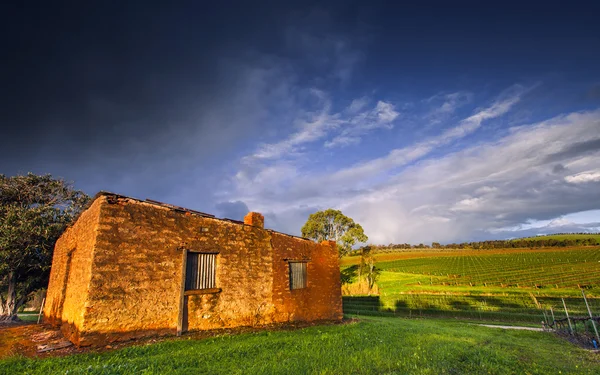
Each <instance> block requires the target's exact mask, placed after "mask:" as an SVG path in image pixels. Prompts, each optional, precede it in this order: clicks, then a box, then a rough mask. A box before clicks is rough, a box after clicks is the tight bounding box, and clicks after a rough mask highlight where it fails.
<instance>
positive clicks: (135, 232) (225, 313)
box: [80, 197, 273, 345]
mask: <svg viewBox="0 0 600 375" xmlns="http://www.w3.org/2000/svg"><path fill="white" fill-rule="evenodd" d="M99 200H101V201H102V203H101V205H102V212H101V219H100V226H99V234H98V239H97V247H98V251H97V252H96V258H95V261H94V267H93V272H92V273H93V276H92V282H91V285H90V296H89V303H88V305H87V307H86V312H85V331H86V334H83V335H82V336H86V338H85V339H84V340H82V341H81V342H80V344H82V345H86V344H94V343H95V342H97V341H106V340H113V339H119V340H122V339H127V338H130V337H135V336H138V335H139V336H142V335H148V334H153V333H162V332H164V333H175V330H176V328H177V320H178V314H179V301H180V293H181V289H180V288H181V282H182V271H183V256H182V254H183V249H184V248H185V249H189V250H192V251H216V252H218V253H219V254H218V255H217V267H216V270H217V274H216V286H217V287H218V288H221V289H222V291H221V292H220V293H218V294H208V295H193V296H189V297H186V298H187V299H188V327H189V329H190V330H193V329H209V328H218V327H233V326H240V325H251V324H261V323H268V322H270V321H272V318H271V315H272V311H273V306H272V303H271V290H272V282H273V281H272V280H273V278H272V267H271V265H272V258H271V256H272V255H271V251H270V242H269V240H270V236H269V234H268V232H266V231H264V230H260V229H258V228H254V227H251V226H245V225H241V224H236V223H231V222H226V221H222V220H216V219H211V218H205V217H200V216H196V215H184V214H182V213H180V212H175V211H172V210H169V209H167V208H163V207H157V206H156V205H152V204H148V203H143V202H137V201H133V200H128V199H118V200H117V202H116V203H110V202H109V200H108V198H107V197H100V198H99ZM202 228H206V229H204V230H205V231H203V230H202ZM113 333H119V335H118V336H116V335H114V334H113Z"/></svg>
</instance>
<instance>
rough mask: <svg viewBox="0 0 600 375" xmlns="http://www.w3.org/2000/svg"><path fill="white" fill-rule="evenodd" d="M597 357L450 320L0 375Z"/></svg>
mask: <svg viewBox="0 0 600 375" xmlns="http://www.w3.org/2000/svg"><path fill="white" fill-rule="evenodd" d="M599 360H600V358H599V357H598V354H595V353H591V352H588V351H585V350H582V349H579V348H577V347H575V346H573V345H572V344H570V343H568V342H566V341H562V340H561V339H559V338H557V337H555V336H553V335H552V334H550V333H545V332H529V331H516V330H501V329H497V328H486V327H479V326H476V325H472V324H468V323H464V322H459V321H453V320H436V319H431V320H420V319H402V318H363V319H362V320H361V321H360V322H358V323H351V324H345V325H329V326H317V327H309V328H304V329H299V330H292V331H271V332H269V331H265V332H259V333H247V334H240V335H233V336H220V337H215V338H210V339H203V340H191V339H190V340H186V339H185V337H184V338H183V339H180V340H170V341H166V342H162V343H157V344H149V345H144V346H138V347H135V346H134V347H129V348H125V349H121V350H115V351H112V352H105V353H101V354H79V355H72V356H69V357H63V358H47V359H25V358H12V359H8V360H3V361H0V373H1V374H196V373H203V374H560V373H562V374H594V373H596V374H597V373H600V363H599Z"/></svg>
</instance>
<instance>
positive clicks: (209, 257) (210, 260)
mask: <svg viewBox="0 0 600 375" xmlns="http://www.w3.org/2000/svg"><path fill="white" fill-rule="evenodd" d="M218 255H219V253H218V252H214V251H202V250H198V251H196V250H187V251H186V255H185V267H184V273H185V274H184V278H183V290H184V294H185V295H190V294H206V293H218V292H220V291H221V289H220V288H217V267H218ZM203 256H206V259H204V261H203V262H202V258H203ZM191 257H195V258H196V262H195V266H192V268H193V269H190V260H191V259H190V258H191ZM202 270H204V272H205V275H204V278H202V277H201V274H202ZM189 271H193V272H194V273H195V278H194V281H193V282H194V283H195V288H192V287H189V288H188V286H189V284H190V279H189V277H190V274H189ZM206 273H212V274H210V275H209V276H208V280H207V279H206V277H207V276H206ZM202 280H204V282H203V281H202ZM203 284H204V286H205V287H204V288H200V287H201V286H203Z"/></svg>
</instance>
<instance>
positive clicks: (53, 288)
mask: <svg viewBox="0 0 600 375" xmlns="http://www.w3.org/2000/svg"><path fill="white" fill-rule="evenodd" d="M99 213H100V202H98V201H95V202H94V203H93V204H92V205H91V206H90V207H89V208H88V209H87V210H86V211H85V212H83V213H82V214H81V216H80V217H79V219H78V220H77V222H76V223H75V224H73V226H71V227H69V228H67V230H66V231H65V233H63V235H62V236H61V237H60V238H59V239H58V241H57V242H56V246H55V248H54V255H53V257H52V268H51V270H50V281H49V284H48V293H47V294H46V303H45V305H44V319H45V321H46V322H48V323H51V324H55V325H59V324H62V327H63V331H64V332H65V334H66V335H67V337H72V338H73V340H74V341H77V340H78V338H77V337H76V336H77V332H79V331H80V330H81V329H82V327H83V313H84V311H85V310H84V306H85V303H86V301H87V296H88V287H89V282H90V278H91V268H92V258H93V252H94V245H95V240H96V233H97V232H96V229H97V227H98V218H99Z"/></svg>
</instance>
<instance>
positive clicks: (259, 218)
mask: <svg viewBox="0 0 600 375" xmlns="http://www.w3.org/2000/svg"><path fill="white" fill-rule="evenodd" d="M244 224H248V225H252V226H253V227H257V228H260V229H264V228H265V217H264V216H263V215H261V214H260V213H258V212H248V215H246V216H245V217H244Z"/></svg>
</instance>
